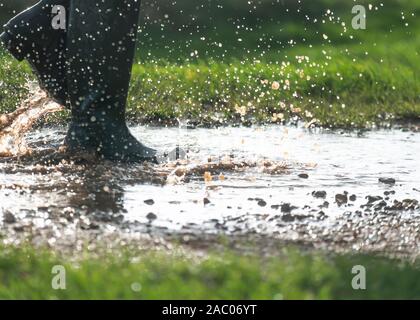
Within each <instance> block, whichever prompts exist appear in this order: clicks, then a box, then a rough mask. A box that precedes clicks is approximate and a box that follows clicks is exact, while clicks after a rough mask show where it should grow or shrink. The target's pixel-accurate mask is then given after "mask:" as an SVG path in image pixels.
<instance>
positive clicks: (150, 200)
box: [144, 199, 155, 206]
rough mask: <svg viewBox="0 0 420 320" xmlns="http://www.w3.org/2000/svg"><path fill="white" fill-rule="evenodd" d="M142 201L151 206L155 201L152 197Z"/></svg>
mask: <svg viewBox="0 0 420 320" xmlns="http://www.w3.org/2000/svg"><path fill="white" fill-rule="evenodd" d="M144 203H145V204H147V205H149V206H153V205H154V204H155V201H154V200H153V199H149V200H144Z"/></svg>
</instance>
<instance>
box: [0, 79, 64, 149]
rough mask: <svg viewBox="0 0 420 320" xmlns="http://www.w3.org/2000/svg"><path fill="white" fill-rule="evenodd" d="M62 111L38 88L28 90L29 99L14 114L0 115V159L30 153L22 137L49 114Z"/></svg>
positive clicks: (60, 107) (61, 108) (59, 106)
mask: <svg viewBox="0 0 420 320" xmlns="http://www.w3.org/2000/svg"><path fill="white" fill-rule="evenodd" d="M61 110H63V107H62V106H61V105H59V104H57V103H55V102H53V101H51V100H50V99H49V98H48V96H47V94H46V93H45V92H44V91H43V90H41V89H39V88H36V87H34V88H30V95H29V98H27V99H26V100H24V101H23V102H22V105H21V106H20V107H19V108H18V109H16V110H15V111H14V112H11V113H9V114H3V115H0V157H11V156H20V155H25V154H28V153H30V152H31V150H30V148H28V146H27V144H26V142H25V139H24V135H25V133H26V132H28V131H29V130H30V129H31V128H32V126H33V125H34V123H35V122H36V121H37V120H39V119H41V118H42V117H44V116H45V115H47V114H49V113H54V112H57V111H61Z"/></svg>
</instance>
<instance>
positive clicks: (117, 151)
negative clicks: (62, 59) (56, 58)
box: [65, 0, 156, 162]
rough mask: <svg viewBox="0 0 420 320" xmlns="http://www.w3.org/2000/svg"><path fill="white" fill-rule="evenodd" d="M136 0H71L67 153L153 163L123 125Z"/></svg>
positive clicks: (150, 151)
mask: <svg viewBox="0 0 420 320" xmlns="http://www.w3.org/2000/svg"><path fill="white" fill-rule="evenodd" d="M139 10H140V1H139V0H92V1H86V0H71V5H70V16H69V27H68V33H67V36H68V37H67V43H68V48H67V63H68V69H67V79H68V92H69V98H70V105H71V115H72V118H71V123H70V127H69V131H68V134H67V137H66V140H65V144H66V145H67V148H68V150H69V151H77V150H83V151H95V152H98V153H99V155H100V156H102V157H103V158H105V159H109V160H117V161H128V162H131V161H135V162H138V161H152V162H156V157H155V153H156V152H155V150H153V149H150V148H147V147H145V146H144V145H143V144H141V143H140V142H139V141H137V140H136V139H135V138H134V137H133V135H132V134H131V133H130V131H129V129H128V127H127V125H126V121H125V118H126V111H125V109H126V101H127V95H128V88H129V81H130V76H131V67H132V63H133V59H134V53H135V43H136V39H137V28H138V19H139Z"/></svg>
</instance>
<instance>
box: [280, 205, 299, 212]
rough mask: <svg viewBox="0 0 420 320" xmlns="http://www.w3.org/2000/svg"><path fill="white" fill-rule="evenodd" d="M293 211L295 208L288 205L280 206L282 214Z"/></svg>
mask: <svg viewBox="0 0 420 320" xmlns="http://www.w3.org/2000/svg"><path fill="white" fill-rule="evenodd" d="M295 209H297V207H294V206H292V205H290V203H284V204H282V205H281V212H284V213H289V212H292V211H293V210H295Z"/></svg>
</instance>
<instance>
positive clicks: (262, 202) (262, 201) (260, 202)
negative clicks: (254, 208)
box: [258, 200, 267, 207]
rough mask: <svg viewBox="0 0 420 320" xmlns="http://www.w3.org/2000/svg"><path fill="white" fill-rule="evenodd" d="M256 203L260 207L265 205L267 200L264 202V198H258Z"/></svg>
mask: <svg viewBox="0 0 420 320" xmlns="http://www.w3.org/2000/svg"><path fill="white" fill-rule="evenodd" d="M258 205H259V206H260V207H265V206H266V205H267V202H265V201H264V200H259V201H258Z"/></svg>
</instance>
